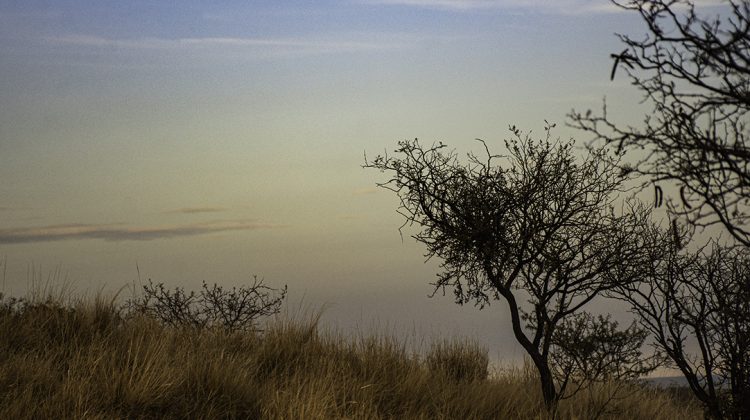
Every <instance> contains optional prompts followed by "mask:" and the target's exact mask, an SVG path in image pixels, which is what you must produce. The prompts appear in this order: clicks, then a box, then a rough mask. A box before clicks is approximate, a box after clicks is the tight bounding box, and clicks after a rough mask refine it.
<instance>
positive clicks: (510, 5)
mask: <svg viewBox="0 0 750 420" xmlns="http://www.w3.org/2000/svg"><path fill="white" fill-rule="evenodd" d="M355 1H359V2H364V3H368V4H380V5H401V6H413V7H421V8H429V9H444V10H458V11H461V10H463V11H469V10H487V9H509V10H514V9H515V10H523V11H532V12H541V13H556V14H582V13H604V12H614V11H617V10H618V8H617V7H616V6H614V5H612V4H611V3H609V2H602V1H601V0H355Z"/></svg>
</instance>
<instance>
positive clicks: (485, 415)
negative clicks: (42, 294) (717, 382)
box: [0, 297, 702, 420]
mask: <svg viewBox="0 0 750 420" xmlns="http://www.w3.org/2000/svg"><path fill="white" fill-rule="evenodd" d="M4 302H5V305H4V306H3V307H2V308H3V309H2V310H1V311H0V337H2V339H1V340H0V418H2V419H25V418H28V419H32V418H33V419H44V418H50V419H52V418H76V419H113V418H195V419H200V418H204V419H220V418H250V419H506V418H511V419H512V418H519V419H544V418H548V417H549V415H548V414H547V413H546V412H545V411H544V408H543V404H542V400H541V395H540V391H539V389H538V387H539V385H538V381H537V379H536V378H535V376H534V370H533V369H530V368H518V369H507V370H502V371H488V370H489V368H488V357H487V351H486V350H484V349H481V348H480V347H479V346H477V345H475V344H472V343H471V342H467V341H460V340H452V341H451V340H448V341H445V342H441V343H436V344H433V345H431V346H427V348H426V351H424V352H423V354H422V356H419V355H416V354H414V353H412V352H409V351H407V350H406V346H405V345H404V344H403V343H401V342H399V340H397V339H394V338H389V337H387V336H386V335H381V336H371V337H360V338H346V337H343V336H342V335H340V334H336V333H333V332H325V331H320V330H319V328H318V322H317V321H318V317H317V316H315V315H312V316H307V317H304V316H302V317H300V316H298V317H296V318H295V317H291V316H287V317H278V318H277V319H276V320H272V321H270V322H269V326H268V328H267V329H266V330H265V332H263V333H253V332H235V333H226V332H222V331H219V330H210V329H204V330H194V329H193V330H190V329H177V328H168V327H165V326H162V325H160V324H159V323H157V322H156V321H154V320H152V319H147V318H144V317H142V316H140V317H139V316H132V317H127V316H121V311H120V310H119V309H118V307H117V306H116V304H115V303H113V301H109V300H106V299H103V298H101V297H98V298H89V299H78V300H73V301H69V302H67V303H65V304H61V303H59V302H58V303H55V301H54V300H53V301H49V300H45V302H46V303H40V302H42V301H41V300H39V299H37V301H36V303H33V304H31V305H28V306H27V307H26V308H25V309H19V308H15V309H14V308H12V307H10V306H9V305H8V300H7V299H6V300H5V301H4ZM613 390H617V393H615V394H614V395H613ZM557 416H558V418H562V419H590V418H613V419H656V418H658V419H680V420H687V419H692V418H695V419H698V418H702V411H701V409H700V408H699V407H698V406H697V405H696V404H695V403H693V402H692V401H690V400H689V399H686V398H681V399H679V400H677V399H674V398H672V397H670V394H669V393H668V392H666V391H664V390H657V389H652V388H647V387H640V386H637V385H633V384H614V383H612V384H605V385H602V386H600V387H597V388H596V389H591V390H588V391H584V392H581V393H579V394H577V395H576V396H575V397H573V398H571V399H568V400H564V401H562V402H561V404H560V406H559V411H558V413H557Z"/></svg>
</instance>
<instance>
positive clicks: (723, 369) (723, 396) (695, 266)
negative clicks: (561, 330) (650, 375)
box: [610, 231, 750, 419]
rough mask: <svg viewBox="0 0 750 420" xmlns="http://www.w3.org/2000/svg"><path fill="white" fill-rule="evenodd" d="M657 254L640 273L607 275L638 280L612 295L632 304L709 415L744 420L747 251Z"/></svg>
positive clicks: (749, 295)
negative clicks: (636, 277) (638, 278)
mask: <svg viewBox="0 0 750 420" xmlns="http://www.w3.org/2000/svg"><path fill="white" fill-rule="evenodd" d="M652 235H661V236H666V237H668V236H669V235H665V234H664V233H663V232H661V233H660V232H657V231H652ZM655 251H656V252H655V253H654V254H653V256H652V258H651V260H652V262H651V263H650V264H644V265H643V266H642V267H640V268H636V270H637V271H638V273H635V272H627V270H628V268H625V267H623V269H622V271H620V272H614V273H613V274H614V275H615V277H618V276H626V277H632V276H638V275H640V276H641V278H640V280H639V281H638V282H633V283H627V284H626V283H620V284H619V286H618V287H617V288H616V289H613V290H612V291H610V293H611V292H613V291H614V293H612V294H611V296H612V297H616V298H619V299H622V300H624V301H626V302H628V303H629V304H630V305H631V306H632V311H633V313H634V314H636V315H637V316H638V320H639V322H640V323H641V325H642V326H643V327H644V328H645V329H646V330H647V331H649V332H650V333H651V334H652V335H653V337H654V340H655V344H656V348H657V349H658V350H659V351H661V352H663V353H664V354H665V355H666V356H667V357H668V360H670V361H671V366H672V367H675V368H677V369H679V370H680V371H681V372H682V374H683V375H684V376H685V378H686V379H687V382H688V385H689V386H690V389H691V390H692V391H693V393H694V394H695V395H696V397H697V398H698V399H699V400H700V401H701V402H702V403H703V404H704V406H705V408H706V413H707V416H708V417H711V418H717V419H718V418H725V417H726V418H732V419H750V250H748V249H747V248H746V247H726V246H721V245H719V244H718V243H717V242H715V241H713V242H711V243H709V244H708V245H707V246H705V247H703V248H702V249H699V250H697V251H686V250H684V249H683V250H678V249H677V248H676V247H674V246H672V247H667V248H666V249H664V250H655ZM639 273H640V274H639ZM693 349H695V350H693Z"/></svg>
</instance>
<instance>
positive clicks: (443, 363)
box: [426, 340, 489, 381]
mask: <svg viewBox="0 0 750 420" xmlns="http://www.w3.org/2000/svg"><path fill="white" fill-rule="evenodd" d="M426 362H427V366H428V368H429V369H430V370H432V371H436V372H443V373H444V374H445V375H447V376H448V377H449V378H451V379H453V380H455V381H474V380H483V379H487V374H488V366H489V357H488V356H487V349H484V348H482V347H480V346H479V345H478V344H475V343H467V342H461V341H456V340H453V341H443V342H440V343H435V344H433V345H432V347H431V349H430V352H429V353H428V354H427V359H426Z"/></svg>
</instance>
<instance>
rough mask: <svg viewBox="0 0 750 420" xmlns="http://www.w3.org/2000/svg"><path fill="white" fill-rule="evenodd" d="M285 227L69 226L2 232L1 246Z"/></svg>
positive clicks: (244, 223)
mask: <svg viewBox="0 0 750 420" xmlns="http://www.w3.org/2000/svg"><path fill="white" fill-rule="evenodd" d="M278 227H283V225H279V224H272V223H259V222H256V221H248V220H230V221H217V222H207V223H194V224H186V225H167V226H126V225H121V224H67V225H52V226H38V227H22V228H14V229H0V244H21V243H30V242H49V241H63V240H71V239H103V240H105V241H150V240H154V239H167V238H175V237H180V236H195V235H204V234H208V233H217V232H226V231H239V230H257V229H271V228H278Z"/></svg>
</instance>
